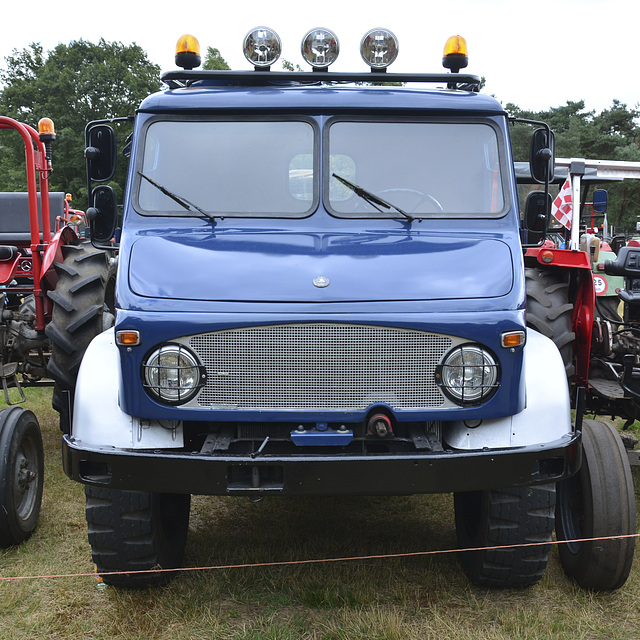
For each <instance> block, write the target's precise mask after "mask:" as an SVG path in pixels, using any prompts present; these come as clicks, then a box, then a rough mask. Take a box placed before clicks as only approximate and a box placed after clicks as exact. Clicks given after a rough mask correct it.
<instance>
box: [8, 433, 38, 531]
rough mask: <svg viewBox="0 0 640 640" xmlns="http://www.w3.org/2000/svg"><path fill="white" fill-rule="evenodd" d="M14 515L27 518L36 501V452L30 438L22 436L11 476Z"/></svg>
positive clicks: (21, 518) (22, 518)
mask: <svg viewBox="0 0 640 640" xmlns="http://www.w3.org/2000/svg"><path fill="white" fill-rule="evenodd" d="M13 480H14V482H13V504H14V509H15V512H16V516H17V517H18V518H19V519H20V520H27V519H28V518H29V516H30V515H31V514H32V513H33V510H34V508H35V506H36V503H37V501H38V452H37V448H36V446H35V443H34V442H33V440H32V439H31V438H24V439H23V440H22V442H21V443H20V447H19V448H18V451H17V454H16V461H15V467H14V478H13Z"/></svg>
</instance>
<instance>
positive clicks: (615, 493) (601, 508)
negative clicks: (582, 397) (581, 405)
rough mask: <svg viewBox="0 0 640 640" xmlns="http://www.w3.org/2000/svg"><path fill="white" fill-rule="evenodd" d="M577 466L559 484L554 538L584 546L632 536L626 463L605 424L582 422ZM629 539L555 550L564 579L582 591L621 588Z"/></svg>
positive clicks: (630, 556)
mask: <svg viewBox="0 0 640 640" xmlns="http://www.w3.org/2000/svg"><path fill="white" fill-rule="evenodd" d="M582 453H583V457H582V466H581V467H580V471H579V472H578V473H577V475H575V476H573V477H572V478H569V479H567V480H563V481H562V482H560V483H558V504H557V507H556V537H557V539H558V540H569V541H570V540H584V539H585V538H602V537H607V536H620V535H633V534H634V533H635V530H636V527H635V525H636V508H635V496H634V492H633V478H632V476H631V467H630V466H629V459H628V457H627V453H626V451H625V449H624V446H623V444H622V441H621V440H620V437H619V436H618V433H617V431H616V429H615V428H614V427H613V426H612V425H610V424H609V423H607V422H597V421H595V420H585V421H584V422H583V429H582ZM634 549H635V539H634V538H621V539H618V540H594V541H593V542H590V541H588V542H567V543H566V544H562V545H560V548H559V552H560V561H561V563H562V567H563V569H564V571H565V573H566V574H567V575H568V576H569V577H570V578H572V579H573V580H575V581H576V582H577V583H578V584H579V585H580V586H582V587H584V588H586V589H594V590H597V591H609V590H613V589H618V588H620V587H621V586H622V585H623V584H624V583H625V581H626V580H627V578H628V576H629V572H630V571H631V564H632V563H633V553H634Z"/></svg>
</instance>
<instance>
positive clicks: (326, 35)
mask: <svg viewBox="0 0 640 640" xmlns="http://www.w3.org/2000/svg"><path fill="white" fill-rule="evenodd" d="M301 50H302V57H303V58H304V59H305V60H306V61H307V62H308V63H309V64H310V65H311V66H312V67H313V70H314V71H323V70H326V69H327V68H328V67H329V65H331V64H333V63H334V62H335V61H336V59H337V58H338V54H339V53H340V43H339V42H338V37H337V36H336V34H335V33H333V31H331V30H330V29H323V28H316V29H311V30H310V31H308V32H307V33H306V34H305V36H304V38H303V39H302V46H301Z"/></svg>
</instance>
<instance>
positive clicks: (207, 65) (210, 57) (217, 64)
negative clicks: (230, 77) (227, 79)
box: [202, 47, 231, 71]
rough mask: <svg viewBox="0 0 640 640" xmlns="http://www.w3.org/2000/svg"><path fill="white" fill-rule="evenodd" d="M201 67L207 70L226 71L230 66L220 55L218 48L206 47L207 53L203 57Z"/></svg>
mask: <svg viewBox="0 0 640 640" xmlns="http://www.w3.org/2000/svg"><path fill="white" fill-rule="evenodd" d="M202 68H203V69H206V70H208V71H211V70H216V71H228V70H229V69H231V67H230V66H229V65H228V64H227V61H226V60H225V59H224V58H223V57H222V54H221V53H220V51H218V49H214V48H213V47H207V55H206V56H205V58H204V64H203V65H202Z"/></svg>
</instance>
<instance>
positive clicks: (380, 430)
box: [367, 413, 393, 438]
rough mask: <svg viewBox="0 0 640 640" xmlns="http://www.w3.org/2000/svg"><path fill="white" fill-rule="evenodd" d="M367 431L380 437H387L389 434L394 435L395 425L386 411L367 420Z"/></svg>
mask: <svg viewBox="0 0 640 640" xmlns="http://www.w3.org/2000/svg"><path fill="white" fill-rule="evenodd" d="M367 433H369V434H372V435H375V436H378V438H386V437H387V436H388V435H393V426H392V425H391V419H390V418H389V416H387V415H385V414H384V413H376V414H374V415H372V416H371V418H369V421H368V422H367Z"/></svg>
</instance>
